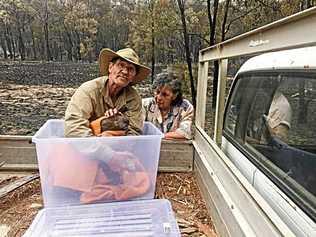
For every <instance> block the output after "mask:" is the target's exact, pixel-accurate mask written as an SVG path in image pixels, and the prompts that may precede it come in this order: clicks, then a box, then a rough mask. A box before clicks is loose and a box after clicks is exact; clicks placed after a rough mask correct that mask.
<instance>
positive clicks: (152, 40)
mask: <svg viewBox="0 0 316 237" xmlns="http://www.w3.org/2000/svg"><path fill="white" fill-rule="evenodd" d="M154 4H155V2H154V1H152V7H151V14H152V15H151V50H152V51H151V83H154V76H155V15H154Z"/></svg>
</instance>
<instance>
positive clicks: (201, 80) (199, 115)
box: [195, 55, 208, 128]
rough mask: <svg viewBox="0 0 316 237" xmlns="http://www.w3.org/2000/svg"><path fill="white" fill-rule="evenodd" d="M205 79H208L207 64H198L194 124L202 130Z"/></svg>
mask: <svg viewBox="0 0 316 237" xmlns="http://www.w3.org/2000/svg"><path fill="white" fill-rule="evenodd" d="M200 57H201V55H200ZM207 79H208V62H202V63H199V75H198V82H197V95H196V114H195V124H197V125H198V126H200V127H202V128H204V125H205V110H206V108H205V104H206V93H207Z"/></svg>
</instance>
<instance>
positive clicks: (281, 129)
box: [267, 90, 292, 142]
mask: <svg viewBox="0 0 316 237" xmlns="http://www.w3.org/2000/svg"><path fill="white" fill-rule="evenodd" d="M291 120H292V109H291V105H290V103H289V101H288V100H287V98H286V97H285V96H284V95H283V94H282V93H281V92H280V91H279V90H277V91H276V92H275V94H274V96H273V100H272V103H271V106H270V109H269V113H268V116H267V122H268V125H269V128H268V129H269V131H270V133H271V135H272V136H276V137H278V138H280V139H281V140H282V141H284V142H287V140H288V133H289V130H290V128H291Z"/></svg>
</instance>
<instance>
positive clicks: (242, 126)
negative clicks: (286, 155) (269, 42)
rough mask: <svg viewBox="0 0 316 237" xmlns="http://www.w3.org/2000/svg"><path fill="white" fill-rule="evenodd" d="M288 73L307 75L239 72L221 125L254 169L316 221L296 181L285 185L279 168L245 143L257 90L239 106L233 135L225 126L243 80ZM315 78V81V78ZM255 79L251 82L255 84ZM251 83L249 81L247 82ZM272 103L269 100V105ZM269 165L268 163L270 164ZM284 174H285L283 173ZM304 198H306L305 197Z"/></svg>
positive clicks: (314, 208) (315, 209) (312, 207)
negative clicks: (239, 109)
mask: <svg viewBox="0 0 316 237" xmlns="http://www.w3.org/2000/svg"><path fill="white" fill-rule="evenodd" d="M291 73H295V75H303V74H306V70H304V69H302V70H298V69H295V70H292V69H284V70H257V71H248V72H243V73H239V74H238V75H237V77H236V78H235V79H234V82H233V84H232V87H231V90H230V93H229V97H228V98H227V103H226V106H225V111H224V120H223V121H224V126H223V136H224V137H225V138H226V139H227V140H228V141H229V142H230V143H231V144H232V145H233V146H235V147H236V148H237V149H238V150H239V151H240V152H241V153H242V154H243V155H244V156H245V158H247V159H248V160H249V161H250V162H251V163H252V164H253V165H254V166H255V167H257V168H258V169H259V170H260V171H261V172H262V173H263V174H264V175H266V176H267V177H268V178H269V179H270V180H271V181H272V182H273V183H274V184H275V185H276V186H277V187H278V188H280V189H281V190H282V191H283V192H284V193H285V194H286V195H287V196H288V197H289V198H290V199H291V200H292V201H293V202H294V203H296V204H297V205H298V206H299V207H300V208H301V209H302V210H303V211H304V212H305V213H306V214H307V215H308V216H309V217H310V218H311V219H313V220H314V221H316V203H310V202H309V201H306V200H305V199H304V195H303V196H302V195H299V193H298V192H297V190H298V188H297V187H295V182H296V181H295V180H294V179H293V180H294V181H295V182H294V183H293V185H289V184H291V182H287V183H285V182H284V181H285V179H286V177H285V176H284V175H280V174H282V171H281V169H280V168H279V167H278V166H277V165H275V164H274V163H273V162H272V161H270V160H269V159H268V158H267V157H265V156H264V155H263V154H262V153H260V152H259V151H258V150H255V148H254V147H253V146H251V145H250V144H248V143H247V142H246V130H247V124H248V119H249V117H250V108H251V106H253V104H254V97H255V95H256V93H257V91H258V90H259V88H258V89H257V90H254V91H251V92H249V93H248V94H247V97H248V98H249V99H248V102H246V104H242V105H243V108H241V112H240V114H241V116H240V115H238V117H237V118H236V124H235V130H234V134H233V133H232V132H231V131H230V130H229V129H228V128H227V126H226V123H227V120H228V116H229V115H228V113H229V111H228V110H229V109H230V107H231V105H232V102H233V101H234V99H235V97H236V96H237V93H238V90H240V88H239V86H240V84H241V83H242V80H245V78H246V77H248V78H249V76H251V75H255V76H260V75H264V76H266V75H277V74H283V75H291ZM308 73H312V74H315V75H316V70H315V69H311V70H309V72H308ZM315 79H316V78H315ZM255 80H256V79H254V80H253V81H255ZM250 81H251V79H250ZM269 103H270V104H271V101H270V102H269ZM263 160H269V161H268V162H262V161H263ZM269 163H271V164H269ZM283 173H284V172H283ZM305 197H306V195H305Z"/></svg>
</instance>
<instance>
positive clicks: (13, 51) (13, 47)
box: [9, 30, 16, 60]
mask: <svg viewBox="0 0 316 237" xmlns="http://www.w3.org/2000/svg"><path fill="white" fill-rule="evenodd" d="M9 34H10V38H11V43H12V53H13V60H15V55H16V52H15V45H16V44H15V42H14V37H13V34H12V31H11V30H10V31H9Z"/></svg>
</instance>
